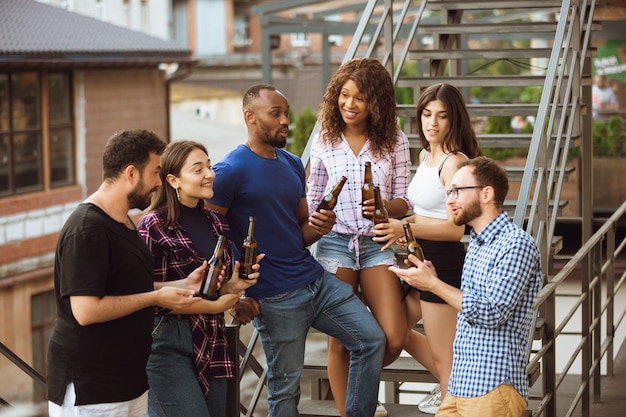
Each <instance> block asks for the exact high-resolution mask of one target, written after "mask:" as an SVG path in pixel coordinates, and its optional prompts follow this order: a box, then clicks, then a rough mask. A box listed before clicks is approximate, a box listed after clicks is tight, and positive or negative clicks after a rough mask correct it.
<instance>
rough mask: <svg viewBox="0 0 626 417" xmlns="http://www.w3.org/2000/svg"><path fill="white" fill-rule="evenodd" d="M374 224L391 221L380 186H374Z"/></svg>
mask: <svg viewBox="0 0 626 417" xmlns="http://www.w3.org/2000/svg"><path fill="white" fill-rule="evenodd" d="M372 217H373V220H374V224H378V223H389V213H387V209H386V208H385V205H384V204H383V199H382V197H381V196H380V187H378V186H374V215H373V216H372Z"/></svg>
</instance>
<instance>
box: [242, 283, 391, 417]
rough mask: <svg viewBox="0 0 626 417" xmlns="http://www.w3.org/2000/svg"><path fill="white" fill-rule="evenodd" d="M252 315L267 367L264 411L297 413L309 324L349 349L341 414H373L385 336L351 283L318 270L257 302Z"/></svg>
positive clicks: (285, 416) (279, 415)
mask: <svg viewBox="0 0 626 417" xmlns="http://www.w3.org/2000/svg"><path fill="white" fill-rule="evenodd" d="M259 304H260V306H261V314H259V315H258V316H257V317H255V318H254V326H255V327H256V328H257V330H258V331H259V334H260V337H261V342H262V344H263V350H264V351H265V356H266V358H267V366H268V381H267V388H268V397H267V402H268V411H269V415H270V416H272V417H293V416H297V415H298V402H299V400H300V375H301V373H302V368H303V365H304V345H305V339H306V336H307V333H308V331H309V328H310V327H314V328H316V329H317V330H319V331H321V332H323V333H326V334H328V335H330V336H333V337H335V338H337V339H339V340H340V341H341V343H343V345H344V346H345V347H346V349H348V351H350V370H349V373H348V387H347V397H346V413H347V416H352V417H368V416H373V415H374V412H375V410H376V402H377V399H378V386H379V382H380V371H381V368H382V360H383V353H384V350H385V342H386V341H385V335H384V333H383V331H382V330H381V329H380V327H379V326H378V323H377V322H376V320H375V319H374V317H373V316H372V314H371V313H370V312H369V310H367V308H366V307H365V305H364V304H363V303H362V302H361V300H359V299H358V298H357V297H356V296H355V295H354V292H353V291H352V287H351V286H350V285H348V284H346V283H344V282H342V281H340V280H339V279H337V278H336V277H335V276H333V275H331V274H329V273H328V272H324V274H323V275H322V276H321V277H320V278H318V279H317V280H315V281H313V282H312V283H310V284H308V285H306V286H304V287H302V288H299V289H297V290H295V291H291V292H288V293H284V294H279V295H276V296H274V297H267V298H264V299H262V300H259Z"/></svg>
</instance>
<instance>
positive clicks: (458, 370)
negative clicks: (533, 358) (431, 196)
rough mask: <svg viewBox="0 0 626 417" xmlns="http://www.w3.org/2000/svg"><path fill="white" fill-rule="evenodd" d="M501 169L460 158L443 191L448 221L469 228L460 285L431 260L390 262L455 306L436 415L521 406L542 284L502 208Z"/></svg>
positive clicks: (530, 245)
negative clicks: (447, 369)
mask: <svg viewBox="0 0 626 417" xmlns="http://www.w3.org/2000/svg"><path fill="white" fill-rule="evenodd" d="M508 190H509V183H508V179H507V175H506V172H505V171H504V170H503V169H502V168H501V167H500V166H499V165H498V164H497V163H496V162H494V161H493V160H491V159H489V158H485V157H478V158H475V159H471V160H467V161H464V162H463V163H461V165H460V168H459V170H458V171H457V172H456V173H455V174H454V176H453V178H452V182H451V187H450V188H449V189H448V190H446V196H447V204H448V206H449V207H450V209H451V212H452V216H453V220H454V222H455V224H457V225H460V224H467V225H469V226H470V227H471V228H472V231H471V240H470V243H469V247H468V250H467V254H466V256H465V263H464V266H463V274H462V277H461V288H460V289H457V288H454V287H452V286H450V285H448V284H446V283H444V282H443V281H441V280H439V279H438V278H437V272H436V271H435V269H434V267H433V266H432V263H430V262H429V261H428V260H426V261H424V262H421V261H420V260H419V259H417V258H416V257H414V256H409V261H410V262H411V263H412V264H413V267H411V268H409V269H400V268H397V267H390V268H389V269H390V270H391V271H393V272H394V273H396V274H397V275H398V276H399V277H400V278H402V279H403V280H404V281H405V282H407V283H409V284H410V285H412V286H414V287H416V288H419V289H422V290H427V291H431V292H433V293H435V294H437V295H438V296H439V297H441V298H443V299H444V300H445V301H446V302H447V303H448V304H450V305H451V306H453V307H454V308H456V309H457V311H458V312H459V313H458V318H457V327H456V337H455V340H454V360H453V364H452V374H451V376H450V383H449V385H448V394H449V395H447V396H446V397H445V398H444V400H443V402H442V404H441V407H440V408H439V410H438V411H437V416H438V417H441V416H457V415H461V414H460V412H459V410H465V411H467V413H465V412H464V414H463V415H464V416H465V415H468V416H470V415H471V416H481V417H482V416H493V417H496V416H502V415H513V416H521V415H522V413H523V412H524V410H525V408H526V406H527V404H528V379H527V376H526V363H527V357H526V343H527V340H528V336H529V334H530V331H531V328H530V327H531V322H532V317H533V314H534V313H533V309H532V307H533V304H534V302H535V299H536V297H537V293H538V292H539V288H540V287H541V284H542V278H541V264H540V256H539V251H538V249H537V246H536V244H535V242H534V240H533V238H532V237H531V236H530V235H529V234H528V233H526V232H525V231H524V230H522V229H521V228H520V227H518V226H517V225H515V224H514V223H511V222H510V221H509V219H508V216H507V214H506V213H505V212H503V209H502V207H503V203H504V199H505V197H506V195H507V193H508Z"/></svg>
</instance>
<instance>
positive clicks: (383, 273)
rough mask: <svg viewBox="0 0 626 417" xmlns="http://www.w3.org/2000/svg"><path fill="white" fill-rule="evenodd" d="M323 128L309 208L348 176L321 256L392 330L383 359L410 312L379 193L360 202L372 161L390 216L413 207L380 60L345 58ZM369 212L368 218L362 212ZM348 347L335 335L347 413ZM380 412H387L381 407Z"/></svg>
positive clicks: (337, 390) (340, 397)
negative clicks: (379, 223)
mask: <svg viewBox="0 0 626 417" xmlns="http://www.w3.org/2000/svg"><path fill="white" fill-rule="evenodd" d="M320 119H321V120H322V127H321V129H320V133H319V134H318V136H317V137H316V138H315V139H314V141H313V144H312V147H311V160H310V176H309V178H308V181H307V186H308V193H307V200H308V204H309V210H310V211H312V210H314V209H315V207H317V206H318V205H319V203H320V201H321V200H322V199H323V197H324V195H325V194H326V193H328V192H329V191H330V190H331V189H332V187H333V186H334V185H335V184H336V183H337V182H338V181H339V179H340V178H341V177H342V176H346V177H347V178H348V180H347V182H346V183H345V185H344V187H343V190H342V191H341V193H340V194H339V197H338V199H337V200H338V202H337V205H336V207H335V209H334V211H335V213H336V216H337V220H336V223H335V226H334V227H333V230H332V231H331V232H330V233H328V234H326V235H325V236H322V238H321V239H320V240H319V241H318V243H317V248H316V258H317V260H318V261H319V262H320V264H322V266H323V267H324V268H325V269H326V270H328V271H329V272H331V273H333V274H335V275H336V276H337V278H339V279H340V280H342V281H344V282H346V283H348V284H349V285H351V286H352V287H353V289H354V292H355V293H357V292H358V291H360V292H361V295H362V298H363V300H364V301H365V303H366V304H367V305H368V306H369V308H370V310H371V311H372V313H373V315H374V317H375V318H376V320H377V321H378V324H379V325H380V327H381V328H382V330H383V331H384V333H385V336H386V337H387V345H386V350H385V357H384V361H383V362H384V363H383V365H388V364H390V363H391V362H393V361H394V360H395V359H396V358H397V357H398V356H399V355H400V353H401V352H402V346H403V344H404V340H405V338H406V334H407V330H408V329H407V323H406V318H405V317H406V313H405V308H404V304H403V303H402V300H401V298H402V292H401V287H400V282H399V280H398V278H397V277H396V276H395V275H394V274H393V273H391V272H390V271H389V270H388V269H387V268H388V266H389V265H393V264H394V262H395V257H394V252H393V249H392V248H391V247H387V248H385V249H384V250H381V248H382V246H381V244H380V243H383V239H381V238H375V237H374V223H373V221H372V220H370V219H369V218H367V217H371V215H372V213H373V211H374V199H369V200H367V201H363V202H362V201H361V187H362V185H363V177H364V167H365V163H366V162H370V163H371V168H372V178H373V182H374V185H377V186H378V187H379V188H380V192H381V196H382V199H383V200H384V205H385V208H386V209H387V211H388V212H389V216H390V217H391V216H393V217H395V216H403V215H404V214H405V213H406V212H407V210H408V209H409V206H410V205H409V201H408V197H407V187H408V184H409V174H410V165H411V161H410V155H409V142H408V139H407V137H406V135H405V134H404V133H403V132H402V131H401V130H400V129H399V127H398V123H397V118H396V102H395V94H394V86H393V82H392V80H391V76H390V75H389V73H388V72H387V70H386V69H385V67H384V66H383V65H382V64H381V63H380V62H379V61H377V60H375V59H369V58H364V59H353V60H350V61H348V62H346V63H344V64H343V65H342V66H341V68H339V70H338V71H337V72H336V73H335V75H334V76H333V78H332V80H331V81H330V83H329V85H328V87H327V89H326V93H325V94H324V99H323V103H322V105H321V113H320ZM364 216H367V217H364ZM348 363H349V355H348V351H347V350H346V349H345V348H344V347H343V346H342V345H341V343H340V342H339V341H338V340H336V339H333V338H331V339H330V341H329V346H328V376H329V380H330V386H331V389H332V392H333V397H334V399H335V403H336V404H337V407H338V408H339V411H340V413H341V415H342V416H345V395H346V386H347V379H348ZM376 415H377V416H383V415H386V412H385V411H384V408H383V409H380V408H379V409H378V410H377V414H376Z"/></svg>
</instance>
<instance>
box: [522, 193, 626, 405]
mask: <svg viewBox="0 0 626 417" xmlns="http://www.w3.org/2000/svg"><path fill="white" fill-rule="evenodd" d="M624 218H626V202H624V203H623V204H622V205H621V207H620V208H619V209H618V210H617V211H616V212H615V213H613V215H612V216H611V217H610V218H609V219H608V220H607V221H606V222H605V223H604V224H602V225H601V226H600V227H599V229H598V231H597V232H596V233H594V234H593V236H591V238H589V239H588V240H587V241H585V242H584V243H583V245H582V247H581V248H580V249H579V250H578V251H577V252H576V254H574V255H573V256H572V258H571V259H570V260H569V262H567V263H566V264H565V265H564V266H563V267H562V268H560V270H559V272H558V273H557V274H556V275H555V276H554V277H552V278H550V279H549V280H548V281H547V283H546V284H545V285H544V287H543V289H542V290H541V291H540V292H539V295H538V297H537V301H536V302H535V308H536V309H537V310H539V311H541V312H542V317H543V318H544V319H545V329H544V330H545V334H544V337H543V340H542V342H541V346H540V347H538V350H537V351H536V353H534V354H533V355H532V356H531V359H530V361H529V364H528V369H532V368H533V367H535V366H537V365H538V364H539V363H541V366H542V372H541V373H542V380H543V385H542V391H543V392H542V395H541V396H540V397H539V398H534V399H535V400H539V404H538V405H537V406H536V408H533V409H532V411H533V416H539V415H545V416H548V417H555V416H557V411H556V399H557V396H558V390H559V388H560V387H561V385H562V383H563V381H564V380H565V379H566V378H567V377H568V376H570V377H571V376H572V375H576V377H578V376H579V377H580V387H579V388H578V390H577V391H576V393H575V395H574V398H573V399H572V401H571V403H570V404H569V409H568V411H567V413H566V414H565V415H564V416H559V417H569V416H571V415H573V413H574V411H575V410H576V409H577V407H578V406H579V405H580V406H581V410H580V411H581V416H582V417H589V416H590V402H591V395H590V388H591V387H593V401H594V402H599V401H600V398H601V386H600V377H601V362H602V360H603V359H604V360H605V361H606V369H607V372H606V373H607V375H613V358H614V350H615V346H614V341H615V333H616V329H617V328H618V327H619V326H620V325H621V324H622V322H623V320H624V316H625V315H626V309H625V310H624V311H621V312H619V311H616V304H615V294H617V292H618V291H619V290H620V289H621V288H622V287H623V286H624V283H625V282H626V272H623V273H622V274H621V275H620V276H619V277H616V260H617V259H618V257H619V256H620V255H621V254H624V253H625V252H624V248H625V247H626V237H625V238H622V240H621V241H619V242H616V231H617V229H618V227H617V226H618V222H620V220H622V219H624ZM622 221H623V220H622ZM579 275H580V292H579V293H577V294H575V295H573V297H572V295H571V294H570V297H568V301H570V302H572V301H573V304H572V305H571V306H570V309H569V311H568V312H567V314H565V316H564V317H563V318H562V319H561V320H560V321H558V322H557V320H556V311H557V308H556V304H557V301H558V297H559V294H558V291H559V290H560V289H561V288H562V287H563V286H564V285H565V283H566V282H567V280H568V279H578V276H579ZM603 284H604V289H603ZM603 290H604V292H605V296H604V297H603V296H602V293H603ZM577 316H580V318H581V321H582V323H581V333H580V340H579V341H578V343H577V345H576V347H575V348H574V352H573V354H572V356H571V357H570V358H569V359H568V360H567V363H566V364H565V365H564V366H563V369H562V370H560V371H559V370H557V366H556V345H557V343H558V342H559V340H563V338H565V337H568V336H571V335H572V334H571V333H569V332H566V331H565V328H566V326H567V325H568V324H572V321H573V320H574V319H575V318H576V317H577ZM603 324H604V327H605V331H604V333H603V331H602V325H603ZM559 337H561V339H559ZM577 359H580V361H581V367H580V368H581V369H580V374H579V373H578V372H573V364H574V362H575V361H576V360H577ZM559 401H561V402H562V401H563V398H561V397H560V398H559Z"/></svg>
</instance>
